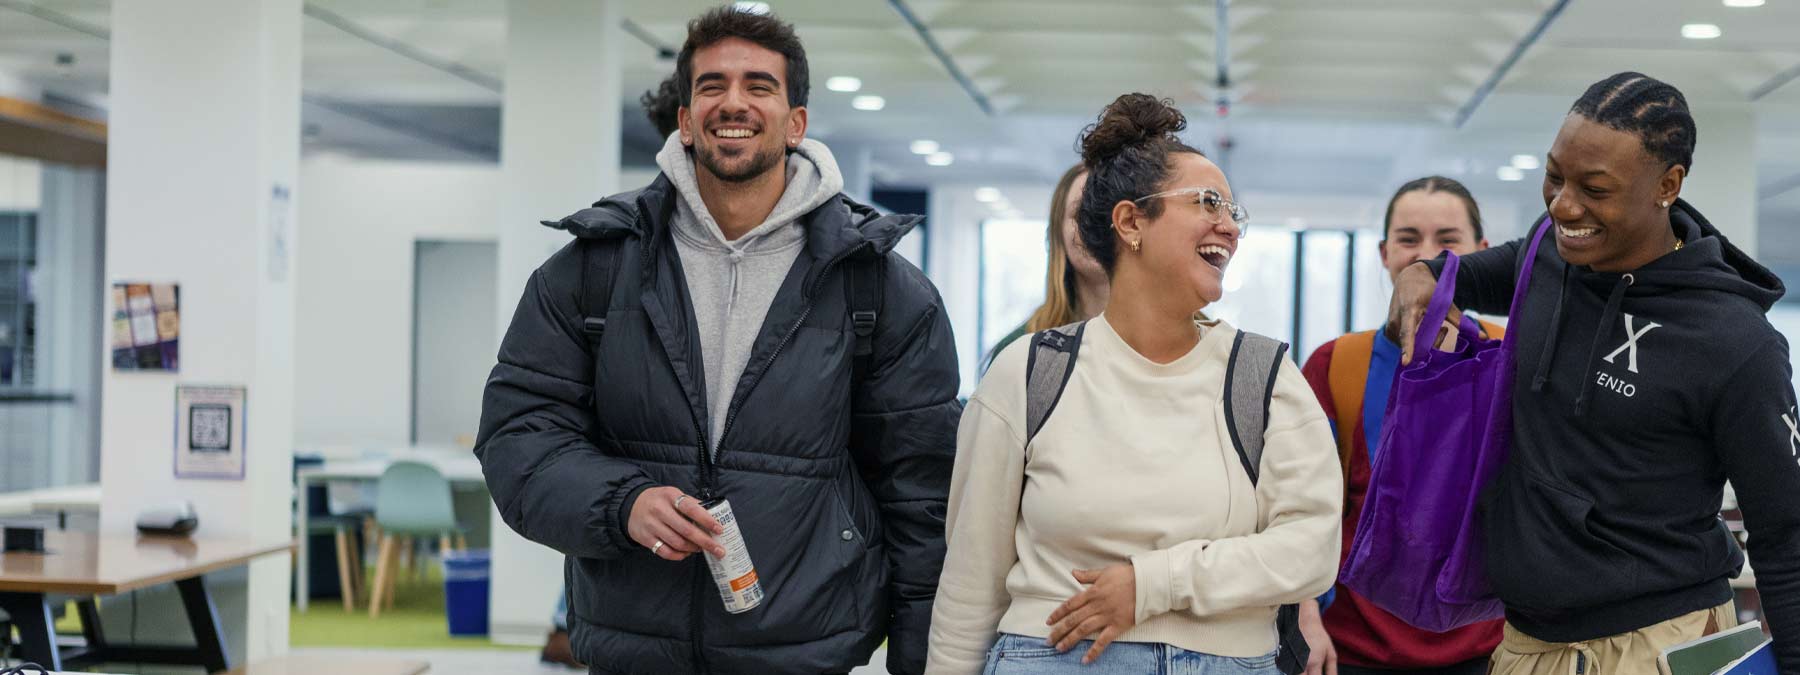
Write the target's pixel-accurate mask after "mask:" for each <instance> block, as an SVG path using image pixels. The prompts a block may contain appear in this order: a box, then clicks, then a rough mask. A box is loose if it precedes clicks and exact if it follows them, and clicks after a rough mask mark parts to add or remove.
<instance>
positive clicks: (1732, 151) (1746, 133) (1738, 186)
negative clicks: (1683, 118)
mask: <svg viewBox="0 0 1800 675" xmlns="http://www.w3.org/2000/svg"><path fill="white" fill-rule="evenodd" d="M1693 113H1694V124H1695V126H1697V127H1699V133H1698V142H1697V143H1696V144H1695V146H1694V166H1693V167H1692V168H1693V173H1692V174H1691V175H1689V176H1688V179H1687V181H1686V182H1685V183H1683V184H1682V187H1681V198H1682V199H1686V200H1687V201H1688V203H1690V204H1693V205H1694V208H1697V209H1699V210H1700V213H1702V214H1705V215H1706V219H1707V220H1708V221H1711V222H1712V224H1713V225H1714V226H1715V227H1718V228H1719V231H1720V232H1722V233H1724V235H1725V238H1727V239H1730V240H1731V243H1732V244H1734V245H1736V246H1737V247H1738V248H1740V249H1743V250H1744V252H1745V253H1748V254H1750V256H1751V257H1755V256H1756V239H1757V224H1756V199H1757V198H1756V113H1755V111H1752V110H1751V109H1750V107H1749V106H1748V105H1743V106H1730V107H1710V106H1709V107H1701V108H1695V109H1694V110H1693Z"/></svg>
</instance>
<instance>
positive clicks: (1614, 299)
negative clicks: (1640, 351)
mask: <svg viewBox="0 0 1800 675" xmlns="http://www.w3.org/2000/svg"><path fill="white" fill-rule="evenodd" d="M1636 282H1637V278H1636V277H1633V276H1631V275H1630V274H1626V275H1624V276H1621V277H1619V281H1618V283H1615V284H1613V289H1612V294H1611V295H1608V296H1606V311H1603V312H1601V313H1600V326H1599V327H1597V328H1595V329H1594V344H1593V346H1592V347H1589V348H1588V360H1587V368H1586V369H1585V370H1583V371H1582V374H1581V395H1580V396H1577V397H1575V416H1576V417H1580V416H1582V415H1585V414H1587V400H1588V392H1589V391H1591V390H1592V389H1593V388H1594V375H1593V372H1594V371H1595V369H1596V368H1598V366H1597V365H1596V364H1597V363H1598V362H1599V360H1600V347H1601V345H1603V344H1605V342H1606V338H1607V335H1608V333H1609V332H1610V331H1608V330H1607V329H1608V328H1610V327H1611V326H1612V325H1613V321H1615V320H1617V319H1618V318H1619V305H1621V304H1623V303H1624V302H1625V289H1627V288H1630V287H1631V285H1632V284H1633V283H1636Z"/></svg>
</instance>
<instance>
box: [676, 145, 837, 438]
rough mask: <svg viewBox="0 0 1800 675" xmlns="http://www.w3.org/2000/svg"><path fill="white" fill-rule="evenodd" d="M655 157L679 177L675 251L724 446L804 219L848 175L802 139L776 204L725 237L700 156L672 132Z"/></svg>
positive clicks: (802, 236)
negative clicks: (704, 194)
mask: <svg viewBox="0 0 1800 675" xmlns="http://www.w3.org/2000/svg"><path fill="white" fill-rule="evenodd" d="M656 165H657V166H658V167H661V168H662V171H663V174H664V175H667V176H668V177H669V181H670V182H672V183H674V184H675V189H676V191H677V192H679V193H680V194H681V198H680V199H679V200H677V201H676V203H675V224H674V233H675V251H676V252H677V253H679V254H680V256H681V268H682V271H683V272H684V273H685V274H686V275H687V286H688V297H690V298H692V299H693V304H694V319H695V321H697V322H698V324H699V327H700V356H701V358H702V359H703V360H704V361H705V365H706V402H707V403H706V405H707V412H709V413H710V414H711V416H712V430H711V433H708V434H707V438H708V439H709V443H710V446H709V448H708V449H710V450H714V451H716V450H717V449H718V447H719V434H720V433H721V432H723V431H724V426H725V413H726V411H727V410H728V409H730V407H731V397H732V394H733V392H735V391H737V383H738V378H739V377H740V376H741V375H743V373H744V367H745V366H747V365H749V363H750V348H751V346H752V345H754V344H755V343H756V336H757V334H758V333H759V332H761V331H762V325H763V319H764V318H765V317H766V316H767V315H768V313H769V306H770V305H771V304H773V303H774V301H775V292H776V291H777V290H779V289H780V288H781V282H782V280H784V279H786V278H787V274H788V269H789V268H791V267H793V265H794V260H795V259H796V258H798V257H799V256H800V251H801V250H802V249H803V248H805V246H806V229H805V228H804V227H802V226H801V225H800V224H799V222H798V221H799V219H800V218H801V217H802V216H805V215H806V214H807V213H809V212H811V211H812V210H813V209H816V208H818V207H819V206H820V205H822V204H824V203H825V202H826V201H829V200H830V199H831V197H832V196H833V195H836V194H837V193H838V192H840V191H842V190H843V189H844V176H843V174H841V173H839V172H838V165H837V160H836V159H834V158H832V156H831V150H829V149H827V148H826V147H825V144H824V143H820V142H818V141H814V140H810V139H809V140H804V141H801V142H800V146H799V147H798V148H795V149H794V151H793V152H790V153H788V156H787V190H786V191H785V192H783V193H782V194H781V200H780V201H778V202H776V203H775V210H773V211H770V212H769V217H768V218H767V219H765V220H764V221H763V222H762V224H761V225H757V226H756V227H755V228H753V229H751V230H750V231H749V232H748V233H746V234H745V235H744V236H742V237H738V239H737V241H726V240H725V234H724V232H723V231H722V230H720V229H719V223H718V221H715V220H713V217H712V214H711V213H708V212H707V210H706V202H704V201H702V200H701V199H700V186H699V182H698V180H697V179H696V178H695V177H694V158H693V155H691V154H690V153H689V152H688V149H687V146H684V145H682V144H681V135H680V134H670V135H669V140H668V141H667V142H666V143H664V144H663V149H662V151H661V152H658V153H657V155H656Z"/></svg>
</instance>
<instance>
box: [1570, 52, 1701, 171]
mask: <svg viewBox="0 0 1800 675" xmlns="http://www.w3.org/2000/svg"><path fill="white" fill-rule="evenodd" d="M1569 112H1570V113H1572V114H1576V115H1580V116H1582V117H1586V118H1588V119H1590V120H1593V121H1595V122H1599V123H1600V124H1604V125H1606V126H1607V127H1609V128H1612V129H1617V130H1619V131H1623V132H1625V133H1628V134H1632V135H1635V136H1637V137H1638V140H1639V141H1641V142H1643V144H1644V151H1645V152H1648V153H1650V156H1651V157H1655V158H1657V159H1658V160H1661V161H1662V163H1663V168H1665V169H1667V168H1669V167H1671V166H1681V167H1683V168H1686V169H1688V170H1690V171H1691V170H1692V169H1693V165H1694V136H1695V133H1696V129H1695V128H1694V116H1693V114H1692V113H1689V112H1688V103H1687V97H1685V96H1682V95H1681V90H1680V89H1676V88H1675V87H1674V86H1672V85H1670V84H1669V83H1667V82H1663V81H1662V80H1658V79H1656V78H1654V77H1650V76H1648V75H1645V74H1643V73H1634V72H1625V73H1619V74H1617V75H1614V76H1612V77H1609V78H1606V79H1604V80H1601V81H1599V82H1595V83H1594V84H1593V86H1591V87H1588V88H1587V92H1586V93H1583V94H1582V95H1581V98H1579V99H1576V101H1575V105H1574V106H1571V107H1570V108H1569Z"/></svg>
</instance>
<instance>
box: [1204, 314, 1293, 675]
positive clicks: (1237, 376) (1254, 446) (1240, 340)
mask: <svg viewBox="0 0 1800 675" xmlns="http://www.w3.org/2000/svg"><path fill="white" fill-rule="evenodd" d="M1287 350H1288V346H1287V343H1285V342H1282V341H1280V340H1276V339H1274V338H1269V337H1264V336H1262V335H1257V334H1256V333H1251V332H1248V331H1242V330H1240V331H1238V334H1237V337H1235V338H1233V339H1232V343H1231V361H1230V362H1229V363H1228V364H1227V365H1226V366H1225V428H1226V431H1227V432H1229V433H1230V435H1231V445H1232V447H1234V448H1235V449H1236V450H1237V454H1238V460H1239V461H1241V462H1243V464H1244V473H1246V474H1248V475H1249V476H1250V484H1251V485H1252V486H1254V485H1256V481H1257V478H1259V477H1260V476H1261V474H1262V452H1263V432H1265V431H1267V430H1268V424H1269V400H1270V398H1271V397H1272V396H1274V393H1275V378H1276V377H1277V376H1279V375H1280V373H1281V362H1282V361H1283V360H1284V359H1285V357H1286V356H1287ZM1275 631H1276V634H1277V636H1278V637H1279V638H1280V641H1281V642H1280V647H1279V649H1278V650H1277V652H1276V655H1275V667H1276V668H1277V669H1279V670H1281V672H1283V673H1287V674H1288V675H1296V674H1298V673H1300V672H1302V671H1304V670H1305V669H1306V660H1307V658H1308V657H1309V656H1311V650H1310V649H1309V648H1308V647H1307V645H1306V636H1305V635H1304V634H1302V633H1301V632H1300V607H1299V605H1282V606H1281V607H1280V608H1279V609H1277V610H1276V611H1275Z"/></svg>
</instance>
